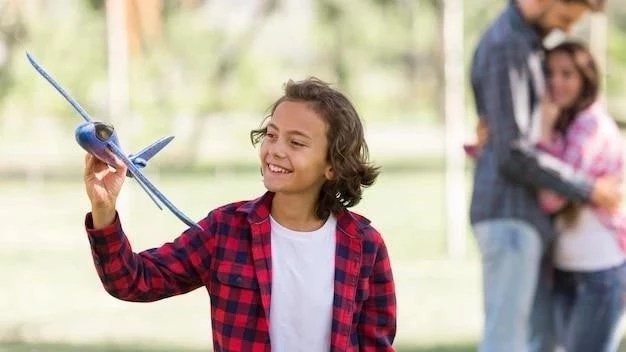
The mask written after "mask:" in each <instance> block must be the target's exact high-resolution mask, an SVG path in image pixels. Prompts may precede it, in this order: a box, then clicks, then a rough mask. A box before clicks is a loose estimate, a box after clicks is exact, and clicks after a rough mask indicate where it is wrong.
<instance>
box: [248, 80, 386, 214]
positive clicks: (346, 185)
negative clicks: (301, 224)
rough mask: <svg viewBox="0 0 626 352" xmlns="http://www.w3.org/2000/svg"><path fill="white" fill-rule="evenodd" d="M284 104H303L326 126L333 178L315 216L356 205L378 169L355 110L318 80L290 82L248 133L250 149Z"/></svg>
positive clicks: (327, 182) (327, 155)
mask: <svg viewBox="0 0 626 352" xmlns="http://www.w3.org/2000/svg"><path fill="white" fill-rule="evenodd" d="M284 101H295V102H305V103H307V104H308V106H309V107H310V108H311V109H313V111H315V112H316V113H317V114H319V116H321V117H322V118H323V119H324V121H325V122H326V126H327V132H326V137H327V139H328V151H327V154H326V159H327V161H329V163H330V165H331V167H332V169H333V174H334V177H333V179H332V180H327V181H326V182H325V183H324V184H323V185H322V188H321V190H320V193H319V198H318V201H317V205H316V209H315V212H316V215H317V216H318V218H320V219H325V218H327V217H328V216H329V215H330V214H331V213H332V214H337V213H338V212H339V211H340V210H342V209H345V208H349V207H352V206H355V205H357V204H358V203H359V202H360V201H361V198H362V194H363V188H364V187H368V186H371V185H372V184H374V181H375V180H376V177H377V176H378V174H379V172H380V167H379V166H375V165H373V164H372V163H370V161H369V151H368V148H367V142H366V141H365V133H364V131H363V124H362V123H361V119H360V117H359V114H358V113H357V112H356V109H355V108H354V106H353V105H352V103H351V102H350V100H348V98H347V97H346V96H345V95H344V94H342V93H341V92H339V91H337V90H335V89H333V88H331V87H330V85H329V84H328V83H325V82H323V81H321V80H320V79H318V78H315V77H310V78H307V79H305V80H302V81H293V80H289V81H288V82H287V83H286V84H285V88H284V95H283V96H282V97H280V98H279V99H278V100H276V102H274V103H273V104H272V106H271V108H270V109H269V114H268V115H267V116H266V117H265V118H264V119H263V122H262V123H261V127H260V128H258V129H254V130H252V131H251V132H250V140H251V141H252V145H253V146H256V145H257V144H258V143H259V142H261V140H262V139H263V137H265V135H266V134H267V122H268V121H269V118H270V117H271V116H272V115H273V114H274V111H276V108H277V107H278V105H280V103H282V102H284Z"/></svg>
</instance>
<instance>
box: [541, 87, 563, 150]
mask: <svg viewBox="0 0 626 352" xmlns="http://www.w3.org/2000/svg"><path fill="white" fill-rule="evenodd" d="M540 109H541V141H542V142H543V143H550V142H551V141H552V136H553V132H554V127H555V126H556V123H557V121H558V120H559V116H560V115H561V109H560V108H559V107H558V106H557V105H556V104H555V103H554V102H553V101H552V98H551V97H550V96H549V95H548V94H546V95H544V96H543V98H542V99H541V105H540Z"/></svg>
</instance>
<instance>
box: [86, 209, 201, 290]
mask: <svg viewBox="0 0 626 352" xmlns="http://www.w3.org/2000/svg"><path fill="white" fill-rule="evenodd" d="M209 218H210V217H207V218H206V219H204V220H202V221H201V222H200V223H199V225H200V226H201V227H202V228H204V229H205V231H198V230H196V229H189V230H187V231H185V232H184V233H183V234H181V235H180V236H179V237H178V238H176V239H175V240H174V241H172V242H170V243H166V244H164V245H162V246H161V247H159V248H153V249H148V250H145V251H143V252H139V253H134V252H133V249H132V247H131V244H130V242H129V240H128V238H127V237H126V235H125V234H124V231H123V229H122V225H121V222H120V219H119V214H116V216H115V221H114V222H113V223H112V224H111V225H109V226H107V227H105V228H102V229H98V230H96V229H94V228H93V221H92V217H91V213H88V214H87V216H86V218H85V227H86V231H87V235H88V238H89V243H90V245H91V253H92V256H93V261H94V264H95V266H96V271H97V272H98V275H99V277H100V280H101V281H102V284H103V286H104V288H105V290H106V291H107V292H108V293H109V294H110V295H112V296H113V297H116V298H118V299H121V300H125V301H134V302H152V301H157V300H160V299H163V298H167V297H170V296H174V295H179V294H183V293H186V292H189V291H192V290H194V289H196V288H198V287H201V286H202V285H203V280H202V276H201V273H202V272H204V267H203V265H204V263H208V261H209V259H210V253H211V251H210V248H209V242H210V241H209V240H208V237H209V235H208V231H207V230H206V229H208V228H209V227H210V225H209Z"/></svg>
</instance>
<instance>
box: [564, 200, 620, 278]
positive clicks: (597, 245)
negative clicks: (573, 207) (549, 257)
mask: <svg viewBox="0 0 626 352" xmlns="http://www.w3.org/2000/svg"><path fill="white" fill-rule="evenodd" d="M557 229H558V231H559V234H558V236H557V237H556V243H555V247H554V265H555V266H556V267H557V268H559V269H562V270H571V271H595V270H603V269H609V268H612V267H614V266H618V265H620V264H622V263H623V262H624V259H625V258H624V253H623V252H622V251H621V249H620V247H619V244H618V243H617V241H616V239H615V234H614V233H613V232H612V231H611V230H609V229H608V228H607V227H606V226H604V225H603V224H602V223H601V222H600V220H599V219H598V217H597V216H596V214H595V213H594V212H593V210H592V209H591V208H589V207H583V208H582V210H581V212H580V214H579V215H578V218H577V219H576V223H575V224H573V225H571V226H565V224H564V223H563V221H562V220H561V219H557Z"/></svg>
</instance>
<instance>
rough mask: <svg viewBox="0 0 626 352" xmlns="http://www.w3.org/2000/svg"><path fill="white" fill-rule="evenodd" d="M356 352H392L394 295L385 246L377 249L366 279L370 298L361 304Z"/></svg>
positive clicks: (394, 317)
mask: <svg viewBox="0 0 626 352" xmlns="http://www.w3.org/2000/svg"><path fill="white" fill-rule="evenodd" d="M357 331H358V334H359V339H360V343H359V346H360V348H359V351H362V352H370V351H371V352H374V351H394V349H393V347H392V344H393V340H394V338H395V335H396V293H395V285H394V282H393V275H392V272H391V264H390V261H389V256H388V254H387V248H386V246H385V245H384V243H383V244H382V245H381V247H380V248H379V249H378V252H377V253H376V258H375V262H374V267H373V269H372V273H371V275H370V277H369V296H368V297H367V299H366V300H365V302H364V303H363V307H362V309H361V314H360V316H359V323H358V327H357Z"/></svg>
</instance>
